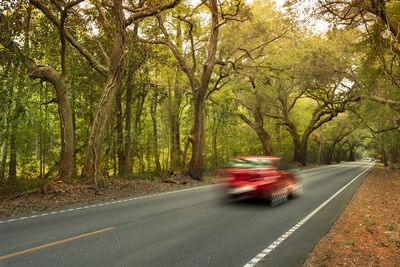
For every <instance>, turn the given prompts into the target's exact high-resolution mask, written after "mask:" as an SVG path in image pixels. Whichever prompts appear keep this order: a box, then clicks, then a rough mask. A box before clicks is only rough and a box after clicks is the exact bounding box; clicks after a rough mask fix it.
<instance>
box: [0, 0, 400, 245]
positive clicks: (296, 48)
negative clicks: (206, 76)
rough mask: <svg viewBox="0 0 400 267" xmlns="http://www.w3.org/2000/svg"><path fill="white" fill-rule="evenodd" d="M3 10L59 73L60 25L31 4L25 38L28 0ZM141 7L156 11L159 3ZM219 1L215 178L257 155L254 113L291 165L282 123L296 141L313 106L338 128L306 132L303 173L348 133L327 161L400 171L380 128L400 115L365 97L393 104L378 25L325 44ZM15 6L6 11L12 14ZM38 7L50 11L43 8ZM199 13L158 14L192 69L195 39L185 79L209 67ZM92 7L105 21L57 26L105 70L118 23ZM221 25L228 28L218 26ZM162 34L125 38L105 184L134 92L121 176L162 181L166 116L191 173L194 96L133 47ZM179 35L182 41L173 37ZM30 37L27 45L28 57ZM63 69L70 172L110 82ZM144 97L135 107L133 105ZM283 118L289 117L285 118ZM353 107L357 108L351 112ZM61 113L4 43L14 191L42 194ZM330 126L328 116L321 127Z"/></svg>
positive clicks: (210, 112)
mask: <svg viewBox="0 0 400 267" xmlns="http://www.w3.org/2000/svg"><path fill="white" fill-rule="evenodd" d="M6 2H7V1H3V2H2V4H1V6H0V28H1V38H8V40H13V41H15V42H16V43H17V44H18V45H19V47H20V48H21V49H22V50H23V51H24V52H25V53H26V55H27V56H29V57H30V58H32V59H33V60H35V62H36V63H37V64H41V65H48V66H51V67H53V68H54V69H56V70H57V71H60V69H61V67H60V39H59V29H58V28H57V27H55V26H54V24H53V23H51V22H50V21H49V20H48V19H47V18H46V16H44V15H43V13H42V12H41V11H39V10H38V9H36V8H34V7H33V8H32V13H31V20H30V28H29V32H28V33H29V35H27V34H26V32H25V30H26V22H27V12H28V5H27V4H26V3H25V2H24V1H11V2H10V3H9V4H8V3H6ZM145 2H146V5H150V6H151V5H156V4H159V3H166V2H167V1H145ZM219 3H221V4H222V6H221V7H220V11H221V10H222V11H223V12H224V14H231V15H225V17H223V16H222V15H221V14H220V18H219V19H220V22H221V23H222V24H221V26H220V31H219V37H220V38H219V44H218V52H217V58H218V60H219V62H218V65H217V67H216V68H215V69H214V71H213V73H212V76H211V81H210V88H209V90H211V89H212V87H213V86H214V85H215V84H216V83H218V82H219V86H217V87H216V88H215V91H214V92H213V93H212V94H211V95H210V96H209V97H208V98H207V101H206V118H207V120H206V151H205V153H206V154H205V169H206V170H213V169H216V168H220V167H222V166H223V164H224V162H226V161H228V160H229V159H230V158H231V157H234V156H242V155H261V154H263V153H264V151H263V146H262V143H261V142H260V139H259V136H258V135H257V133H256V131H254V129H253V128H252V127H250V126H249V125H248V124H247V123H246V122H245V121H243V119H241V116H245V117H246V118H248V119H249V121H250V122H251V123H253V124H254V123H256V121H255V117H254V114H255V110H256V109H258V110H259V111H260V113H261V114H262V120H261V122H262V128H263V129H264V130H265V131H266V132H268V134H269V135H270V137H271V142H272V148H273V150H274V153H275V155H276V156H280V157H283V158H285V164H288V163H289V162H290V161H292V159H293V154H294V143H295V138H294V135H295V134H293V132H290V130H291V129H289V128H290V127H289V124H290V123H292V124H293V126H294V128H295V129H296V134H297V135H298V139H299V140H300V139H301V138H302V135H303V134H304V133H305V132H306V130H307V127H309V126H310V121H311V120H312V118H313V116H315V113H316V112H317V111H318V110H320V109H323V110H325V111H329V112H331V113H334V114H335V116H334V117H337V118H334V119H332V118H331V120H330V121H329V122H324V123H323V124H322V126H320V127H319V126H318V127H317V129H313V132H312V135H311V137H310V140H309V141H308V149H307V154H308V161H309V162H310V163H317V162H318V159H321V155H320V154H319V153H322V158H324V157H325V158H326V155H327V154H328V152H329V149H331V148H332V147H331V145H332V144H333V143H334V142H335V140H336V139H338V138H339V137H340V135H341V134H344V133H346V132H348V131H349V130H353V131H351V133H348V134H347V135H346V136H345V137H343V138H342V139H341V140H340V141H338V142H337V144H335V145H334V146H333V148H332V149H333V150H334V151H332V153H333V160H337V161H341V160H348V159H349V157H350V155H353V157H354V159H357V158H361V157H362V156H366V155H368V156H374V157H376V158H378V156H379V155H385V156H387V158H388V160H389V161H391V162H393V163H395V162H396V161H398V159H399V157H400V136H399V131H398V130H393V131H386V129H389V128H394V126H396V125H397V123H398V122H397V120H398V117H399V113H398V111H396V110H395V109H393V108H392V107H390V106H388V105H382V104H379V103H376V102H373V101H369V100H368V99H369V98H371V96H381V97H384V98H385V99H390V100H393V101H400V91H399V90H400V87H399V84H400V78H399V77H400V67H399V66H400V65H399V64H400V63H399V62H400V61H399V56H398V54H397V52H396V50H395V48H396V45H398V43H396V42H395V41H396V40H395V39H394V38H393V36H391V35H390V34H388V32H387V28H386V27H385V25H384V24H382V23H371V24H370V27H369V28H368V31H366V30H364V31H360V30H358V29H357V28H351V29H350V28H334V27H333V30H331V31H330V32H327V33H325V34H312V33H310V32H308V31H307V30H305V29H300V27H299V26H298V25H296V23H295V21H296V20H297V19H296V18H295V17H293V14H290V13H285V11H284V10H280V9H278V8H277V7H276V4H275V3H274V2H273V1H260V0H256V1H253V2H252V3H251V4H249V5H248V4H246V3H245V2H244V1H242V2H240V5H239V6H240V9H239V11H238V13H237V14H236V7H237V6H238V4H239V1H219ZM386 3H387V5H386V8H387V12H388V13H389V14H391V15H392V16H394V17H395V18H396V19H397V20H398V19H399V17H398V16H399V15H398V14H400V12H399V10H400V5H399V3H398V1H392V2H386ZM11 4H13V7H10V6H9V5H11ZM47 4H48V5H49V7H52V10H53V9H54V7H53V6H52V5H51V2H49V3H47ZM194 8H195V6H194V4H193V3H192V2H190V1H183V2H182V3H181V4H179V5H178V6H177V7H176V8H175V9H173V10H170V11H168V12H163V13H162V14H161V15H160V16H161V17H162V18H163V19H164V20H165V25H166V27H167V29H168V31H169V32H171V38H172V40H173V42H174V43H179V42H180V43H181V45H180V47H179V48H178V49H179V50H180V52H181V53H182V55H183V56H184V58H185V59H187V62H188V65H191V64H192V63H193V62H192V56H193V55H192V50H191V40H190V38H189V37H188V33H189V31H191V34H192V37H193V42H194V44H195V46H196V49H195V51H194V57H195V58H196V60H197V64H196V66H195V69H193V72H194V73H199V72H200V71H201V70H202V68H203V63H204V62H205V61H206V60H207V58H206V55H207V49H208V38H209V37H208V26H209V23H210V21H209V18H210V17H209V16H208V15H207V14H206V11H207V8H206V7H205V6H203V5H202V6H199V7H198V8H197V9H194ZM101 10H102V11H103V13H100V11H99V8H98V6H97V1H88V4H87V5H80V6H77V7H74V9H72V10H71V12H69V16H68V19H67V22H66V27H67V28H68V29H69V30H70V32H71V34H72V35H73V36H74V37H75V38H76V40H77V42H78V43H79V44H81V45H82V46H84V47H85V48H86V49H87V50H88V51H90V52H91V53H92V54H93V55H94V56H95V57H96V58H97V59H98V61H99V62H100V63H101V64H103V65H107V60H108V58H109V57H110V56H111V54H112V44H113V32H114V25H113V24H112V23H108V22H107V21H113V16H114V15H113V12H112V9H111V8H102V9H101ZM232 14H235V15H232ZM179 16H180V17H181V18H182V17H185V18H190V20H191V23H192V26H193V27H192V28H191V27H190V25H191V24H189V23H184V22H183V21H181V20H179V19H178V17H179ZM227 18H229V19H231V20H230V21H228V22H227V23H223V22H224V20H225V19H227ZM157 25H158V24H157V20H156V19H155V18H154V17H149V18H145V19H142V20H140V21H137V23H136V24H133V25H131V26H129V27H128V28H127V35H126V47H125V50H126V53H125V55H126V56H125V66H126V70H125V77H124V80H123V84H122V86H121V88H120V89H119V90H120V91H119V93H120V94H121V95H120V97H121V103H122V107H121V112H122V113H121V114H122V115H121V114H120V115H118V114H117V113H118V112H117V107H116V105H115V106H114V109H113V111H114V112H113V114H112V115H111V116H112V117H111V118H110V120H109V121H110V122H109V125H107V131H106V139H105V140H106V141H105V144H104V146H103V147H104V149H103V162H102V171H103V173H104V174H108V175H110V176H113V175H117V174H118V171H119V170H118V164H119V161H120V160H121V159H119V155H118V148H119V147H118V146H120V142H119V141H121V140H119V138H120V137H119V136H118V135H117V119H122V127H123V138H125V133H126V130H125V126H126V121H125V118H126V117H125V116H126V115H125V111H126V104H125V103H126V100H127V99H126V98H127V94H126V92H127V87H130V88H132V90H133V93H132V99H131V100H132V101H131V103H132V113H131V116H132V124H131V136H130V138H131V140H132V145H131V146H132V149H133V150H134V154H133V156H132V159H131V161H132V163H133V167H132V170H131V173H130V174H129V175H127V176H126V177H124V178H127V179H150V180H151V179H156V178H157V177H163V176H164V175H165V171H167V170H168V169H169V168H170V164H171V162H170V158H171V155H170V153H171V147H170V144H171V122H170V120H171V114H174V113H177V114H178V115H179V116H178V118H179V133H180V140H179V141H180V148H181V151H182V152H184V150H185V148H187V151H186V153H187V157H186V162H184V164H186V165H185V166H183V167H182V169H185V168H187V163H188V161H189V159H190V154H191V146H190V145H189V146H188V147H186V144H187V140H188V138H189V136H190V135H191V130H192V127H193V121H194V118H193V113H194V106H193V92H192V91H191V86H190V83H189V80H188V78H187V77H186V76H185V75H182V73H181V70H180V69H179V68H178V65H179V64H178V62H177V60H176V58H175V57H174V56H173V55H172V53H171V52H170V50H169V49H167V47H166V46H165V45H153V44H148V43H144V42H141V41H140V38H143V37H148V36H151V37H154V40H158V39H157V38H159V37H160V38H161V37H162V35H161V30H160V28H159V27H158V26H157ZM179 27H180V29H181V31H182V36H177V33H178V29H179ZM172 35H175V36H172ZM27 36H29V43H28V44H29V49H24V47H23V46H24V41H25V40H26V38H27ZM138 36H139V37H140V38H138ZM2 40H3V39H2ZM160 40H162V39H160ZM0 43H1V42H0ZM66 66H67V68H66V79H67V81H68V85H69V99H70V102H71V105H72V109H73V119H74V133H75V142H76V144H75V165H76V172H77V174H79V172H80V169H81V166H82V165H83V161H84V158H85V155H86V152H87V151H86V147H87V145H88V137H89V134H90V131H91V126H92V125H93V120H94V114H95V111H96V109H97V106H98V103H99V101H100V96H101V90H102V89H103V87H104V84H105V83H106V80H105V78H104V77H103V76H102V75H100V74H99V73H97V72H95V71H94V70H93V69H92V67H90V65H89V64H88V61H87V59H86V58H85V57H83V56H82V55H81V54H80V53H79V52H78V51H77V49H76V48H75V47H73V46H72V45H71V44H70V43H69V42H67V47H66ZM196 75H197V74H196ZM221 77H222V78H221ZM197 78H198V79H200V78H201V77H197ZM222 85H223V86H222ZM175 86H179V87H180V89H181V92H182V99H181V103H177V100H176V92H175V90H174V89H175ZM356 94H359V95H360V96H362V98H363V100H362V101H361V102H359V103H358V104H354V103H352V104H351V105H350V104H349V105H345V106H343V107H342V106H340V104H341V103H342V102H343V100H344V99H346V98H347V97H353V96H355V95H356ZM143 96H144V105H143V109H141V108H140V105H138V103H139V104H140V99H141V97H143ZM52 100H53V101H52ZM154 104H157V114H156V121H157V126H156V129H157V144H158V152H159V158H160V159H159V160H160V163H161V169H162V170H163V172H161V173H156V172H155V170H156V164H155V157H156V150H155V147H154V146H155V141H154V138H153V134H154V132H153V121H152V117H151V106H152V105H154ZM285 108H286V109H288V116H287V118H284V119H282V117H281V116H282V115H283V113H284V110H285ZM350 108H351V109H352V110H353V111H351V112H350V111H346V110H349V109H350ZM57 109H58V104H57V101H56V94H55V92H54V89H53V87H52V86H51V85H50V84H49V83H48V82H44V81H41V80H39V79H32V78H31V77H30V76H29V72H28V71H27V67H26V66H25V64H24V61H23V58H22V57H21V55H19V54H16V53H14V52H13V51H11V50H10V49H9V48H6V47H5V46H4V44H0V149H1V150H0V151H3V152H1V153H3V154H1V153H0V154H1V155H0V183H3V182H4V181H6V180H7V172H8V168H9V167H8V165H9V163H10V139H11V133H12V131H13V128H12V125H13V123H16V124H17V127H16V129H15V130H16V136H17V139H16V142H17V163H18V164H17V176H18V177H19V179H17V182H16V184H15V185H14V186H15V188H12V189H13V190H21V189H28V188H32V186H38V185H41V184H42V183H43V181H44V180H43V179H40V178H39V177H40V176H42V177H43V176H44V174H45V173H46V172H48V171H49V170H51V169H53V167H54V166H56V165H57V163H58V162H59V157H60V145H61V144H60V142H61V136H60V122H59V117H58V110H57ZM329 112H328V113H329ZM328 113H327V114H328ZM339 113H341V115H339ZM342 113H343V114H342ZM354 113H355V114H357V115H354ZM118 116H120V117H118ZM274 116H275V117H274ZM277 116H278V117H277ZM328 117H329V115H325V116H323V117H322V119H326V118H328ZM136 123H137V124H136ZM257 123H258V122H257ZM292 130H293V129H292ZM321 143H322V146H321V145H320V144H321ZM3 147H4V149H3ZM124 149H125V148H124ZM329 153H330V152H329ZM389 158H390V159H389ZM2 166H5V167H4V168H5V169H4V168H3V167H2ZM2 168H3V169H2ZM43 171H44V173H42V172H43ZM20 182H21V183H22V185H20V184H19V183H20ZM35 183H38V184H37V185H35ZM366 227H368V228H369V229H370V228H371V225H370V224H368V223H367V224H366ZM385 227H386V226H385ZM388 227H389V226H388ZM348 242H351V241H348ZM348 244H350V245H353V244H351V243H348Z"/></svg>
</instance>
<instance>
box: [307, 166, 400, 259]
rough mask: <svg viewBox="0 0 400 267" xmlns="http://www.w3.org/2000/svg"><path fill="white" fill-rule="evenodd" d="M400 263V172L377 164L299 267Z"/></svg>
mask: <svg viewBox="0 0 400 267" xmlns="http://www.w3.org/2000/svg"><path fill="white" fill-rule="evenodd" d="M313 266H332V267H333V266H382V267H391V266H394V267H399V266H400V171H399V170H397V171H393V170H389V169H385V168H384V167H383V165H382V164H377V165H376V167H375V169H374V171H373V172H372V173H371V174H370V175H369V176H368V177H367V178H366V179H365V181H364V183H363V184H362V186H361V187H360V189H359V190H358V191H357V193H356V194H355V195H354V197H353V198H352V200H351V201H350V202H349V204H348V206H347V207H346V209H345V210H344V212H343V213H342V215H341V216H340V217H339V219H338V220H337V221H336V223H335V224H334V225H333V227H332V228H331V229H330V231H329V232H328V234H327V235H326V236H325V237H324V238H322V239H321V241H320V242H319V243H318V245H317V246H315V248H314V250H313V251H312V253H311V254H310V256H309V258H308V260H307V261H306V262H305V264H304V265H303V267H313Z"/></svg>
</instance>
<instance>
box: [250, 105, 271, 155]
mask: <svg viewBox="0 0 400 267" xmlns="http://www.w3.org/2000/svg"><path fill="white" fill-rule="evenodd" d="M254 122H255V125H254V127H255V130H256V133H257V135H258V138H260V141H261V143H262V145H263V150H264V154H265V155H266V156H270V155H273V154H274V151H273V149H272V141H271V137H270V136H269V134H268V133H267V132H266V131H265V130H264V119H263V116H262V114H261V103H259V105H258V106H257V107H256V108H255V111H254Z"/></svg>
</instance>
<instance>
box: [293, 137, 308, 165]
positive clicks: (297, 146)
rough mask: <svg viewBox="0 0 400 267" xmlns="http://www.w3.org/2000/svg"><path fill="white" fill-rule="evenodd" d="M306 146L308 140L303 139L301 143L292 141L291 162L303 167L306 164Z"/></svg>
mask: <svg viewBox="0 0 400 267" xmlns="http://www.w3.org/2000/svg"><path fill="white" fill-rule="evenodd" d="M307 145H308V138H303V139H302V140H301V142H298V141H295V140H294V139H293V147H294V158H293V161H296V162H299V163H301V164H302V165H303V166H306V164H307Z"/></svg>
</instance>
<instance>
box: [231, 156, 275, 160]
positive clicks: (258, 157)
mask: <svg viewBox="0 0 400 267" xmlns="http://www.w3.org/2000/svg"><path fill="white" fill-rule="evenodd" d="M235 159H274V160H282V158H280V157H273V156H243V157H235Z"/></svg>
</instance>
